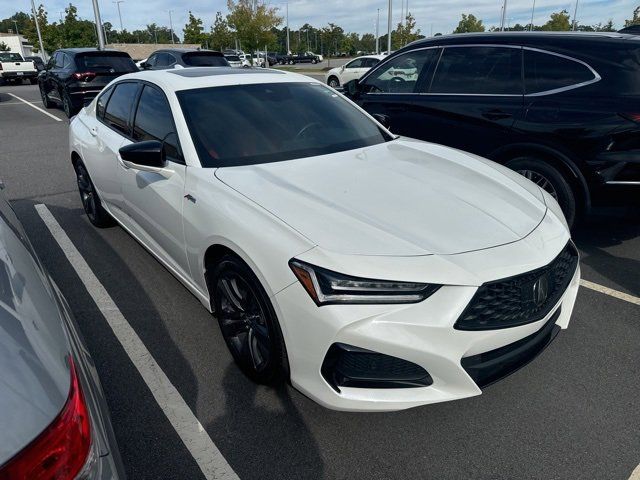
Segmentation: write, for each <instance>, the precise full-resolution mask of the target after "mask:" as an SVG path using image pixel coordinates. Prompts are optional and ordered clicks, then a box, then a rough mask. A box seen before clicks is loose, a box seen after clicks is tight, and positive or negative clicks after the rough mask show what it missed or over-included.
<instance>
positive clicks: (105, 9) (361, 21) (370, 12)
mask: <svg viewBox="0 0 640 480" xmlns="http://www.w3.org/2000/svg"><path fill="white" fill-rule="evenodd" d="M71 2H72V3H73V4H74V5H75V6H76V7H78V15H79V16H80V17H81V18H89V19H93V9H92V2H91V0H71ZM98 2H99V5H100V11H101V15H102V21H103V22H111V23H112V24H113V26H114V28H115V29H119V25H120V22H119V19H118V9H117V7H116V4H115V2H113V1H112V0H98ZM405 2H408V3H409V11H410V12H411V13H412V14H413V16H414V17H415V19H416V23H417V28H420V29H421V33H422V34H423V35H426V36H429V35H431V33H438V32H440V33H450V32H451V31H453V29H454V28H455V27H456V25H457V24H458V21H459V20H460V15H461V14H462V13H473V14H474V15H475V16H476V17H478V18H480V19H482V20H483V21H484V24H485V25H486V26H487V27H490V26H492V25H498V24H499V23H500V15H501V8H502V4H503V0H475V1H473V0H393V7H392V15H393V28H395V25H396V24H397V23H398V22H399V21H400V17H401V16H402V11H403V8H402V5H406V3H405ZM535 2H536V8H535V15H534V24H542V23H544V22H546V20H547V19H548V18H549V14H550V13H552V12H557V11H560V10H563V9H566V10H567V11H568V12H569V13H570V14H571V16H573V12H574V9H575V2H576V0H535ZM578 2H579V4H578V14H577V18H578V22H579V23H582V24H596V23H598V22H603V23H604V22H607V21H608V20H609V19H612V20H613V22H614V25H615V26H616V27H617V28H621V27H622V26H623V25H624V21H625V19H627V18H631V17H632V15H633V10H634V8H636V7H637V6H639V5H640V0H578ZM35 3H36V5H38V4H39V3H42V4H43V5H44V6H45V8H46V10H47V11H48V12H49V19H50V21H54V19H57V18H59V17H60V12H64V8H65V6H66V5H67V4H68V3H69V0H35ZM267 3H269V4H271V5H272V6H274V7H277V8H279V9H280V14H281V15H282V16H283V17H284V16H285V8H286V2H284V1H280V0H270V1H268V2H267ZM507 3H508V6H507V20H508V23H509V24H511V25H513V24H515V23H521V24H527V23H529V21H530V19H531V8H532V4H533V0H508V2H507ZM30 5H31V4H30V0H0V18H7V17H9V16H11V15H13V14H14V13H15V12H16V10H21V11H29V10H30V8H31V7H30ZM226 5H227V2H226V0H182V1H180V0H177V1H176V0H124V2H123V3H121V4H120V8H121V11H122V23H123V26H124V28H126V29H127V30H130V31H131V30H136V29H142V28H144V27H145V25H146V24H149V23H154V22H155V23H157V24H158V25H166V26H169V9H171V10H172V14H171V15H172V18H173V28H174V29H175V31H176V33H177V34H178V35H179V36H180V37H182V28H183V26H184V24H185V23H186V22H187V18H188V15H189V13H188V12H189V10H191V11H192V12H193V13H194V15H196V16H199V17H201V18H202V19H203V21H204V24H205V27H206V29H207V31H208V30H209V27H210V26H211V23H212V22H213V20H214V18H215V13H216V11H221V12H222V13H223V14H225V13H226V11H227V9H226ZM288 5H289V27H290V28H291V29H292V30H296V29H297V28H298V27H300V26H302V25H304V23H306V22H308V23H309V24H311V25H314V26H316V27H317V26H324V25H326V24H327V23H329V22H333V23H336V24H338V25H340V26H341V27H342V28H344V29H345V31H347V32H358V33H361V34H362V33H367V32H371V33H375V24H376V17H377V10H378V9H380V34H381V35H382V34H383V33H385V32H386V28H387V8H388V1H386V0H346V1H345V0H322V1H318V0H290V1H289V2H288ZM405 8H406V7H405Z"/></svg>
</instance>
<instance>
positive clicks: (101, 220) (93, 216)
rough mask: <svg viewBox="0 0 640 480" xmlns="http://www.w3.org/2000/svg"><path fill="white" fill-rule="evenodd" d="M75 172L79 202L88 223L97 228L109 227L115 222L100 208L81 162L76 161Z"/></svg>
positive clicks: (94, 190)
mask: <svg viewBox="0 0 640 480" xmlns="http://www.w3.org/2000/svg"><path fill="white" fill-rule="evenodd" d="M74 168H75V170H76V180H77V182H78V191H79V192H80V200H81V201H82V207H83V208H84V212H85V213H86V214H87V218H88V219H89V221H90V222H91V223H92V224H93V225H95V226H96V227H98V228H104V227H110V226H112V225H113V224H114V223H115V222H114V221H113V218H112V217H111V215H109V213H108V212H107V211H106V210H105V209H104V207H103V206H102V202H101V201H100V197H98V193H97V192H96V189H95V187H94V186H93V182H92V181H91V177H89V172H87V168H86V167H85V166H84V163H82V161H80V160H78V161H77V162H76V164H75V165H74Z"/></svg>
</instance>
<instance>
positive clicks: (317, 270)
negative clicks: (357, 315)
mask: <svg viewBox="0 0 640 480" xmlns="http://www.w3.org/2000/svg"><path fill="white" fill-rule="evenodd" d="M289 266H290V267H291V270H293V273H294V274H295V276H296V277H297V278H298V280H299V281H300V283H301V284H302V286H303V287H304V289H305V290H306V291H307V293H308V294H309V296H310V297H311V298H312V299H313V301H314V302H316V304H317V305H318V306H321V305H329V304H332V303H360V304H363V303H387V304H388V303H417V302H421V301H422V300H424V299H425V298H427V297H429V296H431V295H433V293H434V292H435V291H436V290H438V289H439V288H440V287H441V286H442V285H433V284H429V283H414V282H395V281H390V280H371V279H368V278H358V277H351V276H349V275H344V274H342V273H337V272H333V271H331V270H327V269H325V268H321V267H317V266H315V265H311V264H309V263H306V262H302V261H300V260H295V259H292V260H291V261H289Z"/></svg>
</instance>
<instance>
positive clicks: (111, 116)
mask: <svg viewBox="0 0 640 480" xmlns="http://www.w3.org/2000/svg"><path fill="white" fill-rule="evenodd" d="M139 88H140V84H139V83H138V82H128V81H124V82H119V83H116V84H115V86H114V87H113V88H112V90H113V92H112V93H110V95H102V96H101V97H100V98H99V99H98V104H97V105H96V108H97V111H96V113H97V120H96V121H95V123H94V124H91V125H89V128H90V133H91V135H92V136H93V137H94V138H95V145H94V146H93V147H92V148H91V149H89V153H88V154H87V153H85V155H91V159H90V161H88V164H87V167H88V168H89V174H90V175H91V178H92V179H93V182H94V184H95V186H96V188H97V189H98V191H99V193H100V198H101V199H102V201H103V202H105V203H106V204H107V206H108V207H109V209H110V210H111V212H112V213H113V214H114V215H115V216H116V217H117V218H118V219H119V220H121V221H123V223H125V220H126V219H123V218H122V213H121V212H122V209H123V203H124V201H123V197H122V188H121V185H120V178H119V170H118V168H119V165H120V153H119V150H120V147H121V146H122V145H123V144H124V143H125V141H126V140H127V139H130V138H131V123H132V120H131V117H132V110H133V104H134V103H135V99H136V98H137V94H138V89H139ZM107 93H108V92H107ZM105 104H106V105H105ZM102 105H104V112H103V111H102V108H103V107H102ZM87 118H88V119H91V117H90V116H87Z"/></svg>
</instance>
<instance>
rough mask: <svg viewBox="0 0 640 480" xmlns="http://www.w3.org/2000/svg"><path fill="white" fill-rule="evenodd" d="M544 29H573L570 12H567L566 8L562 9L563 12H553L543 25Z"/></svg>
mask: <svg viewBox="0 0 640 480" xmlns="http://www.w3.org/2000/svg"><path fill="white" fill-rule="evenodd" d="M542 30H547V31H554V32H563V31H568V30H571V22H570V21H569V12H567V11H566V10H562V11H561V12H556V13H552V14H551V17H550V18H549V21H548V22H547V23H545V24H544V25H543V26H542Z"/></svg>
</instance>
